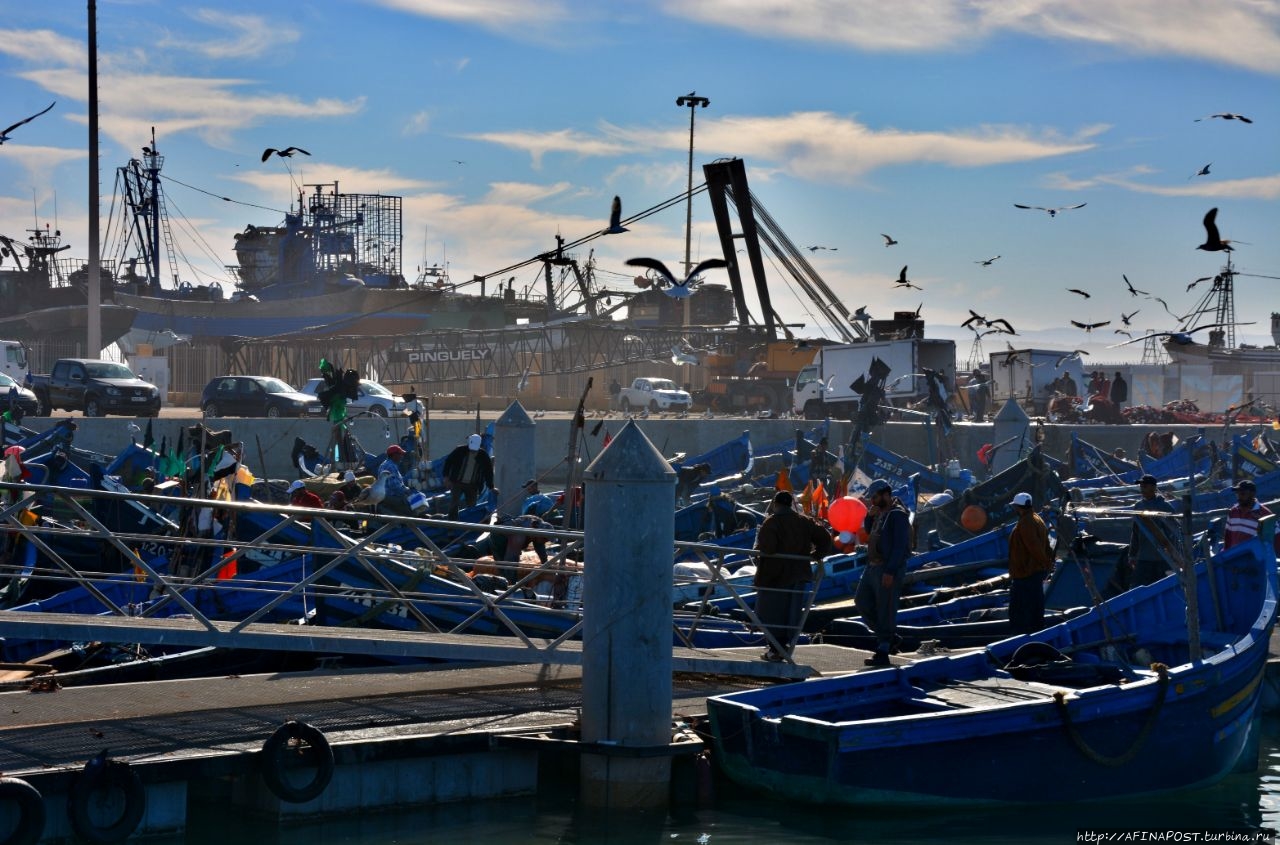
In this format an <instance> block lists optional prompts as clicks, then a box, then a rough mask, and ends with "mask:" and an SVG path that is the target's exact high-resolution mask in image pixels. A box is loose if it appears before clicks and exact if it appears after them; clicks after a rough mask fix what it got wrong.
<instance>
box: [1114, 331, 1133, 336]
mask: <svg viewBox="0 0 1280 845" xmlns="http://www.w3.org/2000/svg"><path fill="white" fill-rule="evenodd" d="M1112 331H1114V332H1115V333H1116V334H1122V335H1124V336H1125V337H1133V333H1132V332H1127V331H1125V330H1124V329H1112Z"/></svg>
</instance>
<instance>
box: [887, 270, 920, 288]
mask: <svg viewBox="0 0 1280 845" xmlns="http://www.w3.org/2000/svg"><path fill="white" fill-rule="evenodd" d="M893 284H894V287H899V288H915V289H916V290H924V288H922V287H920V286H919V285H913V284H911V282H909V281H907V265H906V264H903V265H902V272H901V273H899V274H898V280H897V281H896V282H894V283H893Z"/></svg>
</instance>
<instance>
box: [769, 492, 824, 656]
mask: <svg viewBox="0 0 1280 845" xmlns="http://www.w3.org/2000/svg"><path fill="white" fill-rule="evenodd" d="M794 503H795V498H794V497H793V496H792V495H791V493H790V492H789V491H787V490H779V491H778V492H777V493H775V494H774V496H773V504H771V505H770V506H769V511H770V513H769V516H767V517H766V518H765V520H764V522H762V523H761V524H760V530H759V531H758V532H757V534H756V550H757V551H758V552H760V558H759V561H758V562H757V564H756V574H755V580H754V584H755V588H756V616H758V617H759V618H760V624H761V625H762V626H764V628H765V630H766V631H768V632H769V634H770V636H772V637H773V639H775V640H776V641H777V642H778V644H779V645H780V646H782V649H783V651H782V653H779V652H778V651H777V650H775V648H774V647H773V645H770V646H769V647H768V648H767V649H765V652H764V654H763V655H761V657H762V658H763V659H765V660H772V661H782V660H786V659H787V657H788V655H790V654H791V648H792V643H794V642H795V640H796V637H797V635H798V634H799V633H800V615H801V612H802V611H803V609H804V599H805V593H806V592H808V589H809V584H810V583H812V581H813V571H812V568H811V566H810V563H809V562H810V561H811V560H816V561H821V560H822V558H824V557H826V555H827V553H829V552H830V551H831V534H830V533H829V532H828V531H827V530H826V529H825V528H823V527H822V526H821V525H818V524H817V523H816V522H814V521H813V520H812V519H810V518H809V517H807V516H805V515H804V514H802V513H799V512H798V511H796V510H794V508H793V507H792V506H793V504H794ZM818 565H819V566H821V565H822V564H821V563H819V564H818Z"/></svg>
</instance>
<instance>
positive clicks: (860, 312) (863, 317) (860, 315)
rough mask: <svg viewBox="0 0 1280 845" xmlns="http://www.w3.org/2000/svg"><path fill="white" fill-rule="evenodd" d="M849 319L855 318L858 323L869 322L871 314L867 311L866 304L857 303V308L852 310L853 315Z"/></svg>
mask: <svg viewBox="0 0 1280 845" xmlns="http://www.w3.org/2000/svg"><path fill="white" fill-rule="evenodd" d="M849 319H851V320H856V321H858V322H859V323H869V322H871V315H870V314H868V313H867V306H865V305H859V306H858V308H857V310H856V311H854V312H853V316H852V317H850V318H849Z"/></svg>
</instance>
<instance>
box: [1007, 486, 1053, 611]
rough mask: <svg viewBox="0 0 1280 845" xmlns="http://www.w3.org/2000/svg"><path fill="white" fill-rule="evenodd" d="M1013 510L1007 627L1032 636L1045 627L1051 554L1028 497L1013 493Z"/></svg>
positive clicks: (1045, 530)
mask: <svg viewBox="0 0 1280 845" xmlns="http://www.w3.org/2000/svg"><path fill="white" fill-rule="evenodd" d="M1013 508H1014V510H1015V511H1016V512H1017V514H1018V524H1017V525H1015V526H1014V528H1013V533H1012V534H1010V535H1009V578H1010V586H1009V625H1010V627H1011V628H1012V629H1013V632H1014V633H1015V634H1032V633H1035V632H1036V631H1039V630H1041V629H1042V628H1044V579H1045V578H1046V577H1047V576H1048V574H1049V573H1050V572H1052V571H1053V552H1052V551H1051V550H1050V548H1049V528H1048V526H1046V525H1045V524H1044V520H1043V519H1041V518H1040V516H1039V514H1037V513H1036V512H1035V508H1034V507H1033V506H1032V503H1031V494H1030V493H1018V494H1016V495H1015V496H1014V497H1013Z"/></svg>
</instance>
